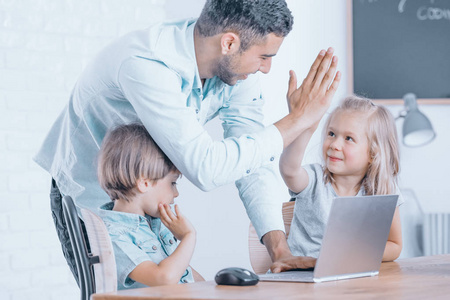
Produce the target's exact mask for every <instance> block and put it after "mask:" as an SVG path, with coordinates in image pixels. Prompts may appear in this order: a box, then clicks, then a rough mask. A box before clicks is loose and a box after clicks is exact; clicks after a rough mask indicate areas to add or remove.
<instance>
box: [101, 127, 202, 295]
mask: <svg viewBox="0 0 450 300" xmlns="http://www.w3.org/2000/svg"><path fill="white" fill-rule="evenodd" d="M98 162H99V164H98V178H99V182H100V185H101V187H102V188H103V189H104V190H105V191H106V193H107V194H108V195H109V197H110V198H111V200H112V202H108V203H106V204H104V205H102V206H101V207H100V209H99V216H100V217H101V218H102V219H103V221H104V222H105V224H106V227H107V228H108V231H109V234H110V236H111V241H112V244H113V247H114V254H115V258H116V265H117V280H118V289H128V288H138V287H145V286H156V285H166V284H175V283H186V282H193V281H194V279H193V274H192V273H193V270H192V269H191V268H190V267H189V261H190V260H191V258H192V254H193V252H194V248H195V242H196V232H195V229H194V227H193V226H192V224H191V223H190V222H189V221H188V220H187V219H186V218H185V217H184V216H183V215H182V214H181V213H180V210H179V208H178V206H177V205H175V213H176V214H174V213H173V212H172V211H171V209H170V206H169V205H170V204H173V201H174V198H176V197H178V190H177V187H176V181H177V179H178V178H179V176H180V175H181V173H180V172H179V171H178V170H177V168H176V167H175V166H174V165H173V163H172V162H171V161H170V160H169V159H168V157H167V156H166V155H165V154H164V153H163V152H162V151H161V149H160V148H159V147H158V146H157V145H156V143H155V142H154V141H153V139H152V138H151V137H150V135H149V134H148V132H147V130H146V129H145V127H144V126H143V125H142V124H138V123H134V124H128V125H121V126H119V127H116V128H115V129H114V130H112V131H110V132H109V133H108V134H107V135H106V137H105V139H104V140H103V143H102V147H101V149H100V154H99V161H98ZM161 223H162V224H161ZM177 240H178V241H180V243H179V244H177ZM200 277H201V276H200Z"/></svg>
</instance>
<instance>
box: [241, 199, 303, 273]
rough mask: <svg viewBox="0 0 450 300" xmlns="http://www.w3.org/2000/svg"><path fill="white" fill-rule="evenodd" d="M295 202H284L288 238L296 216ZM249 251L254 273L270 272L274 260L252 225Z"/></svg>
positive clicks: (249, 233)
mask: <svg viewBox="0 0 450 300" xmlns="http://www.w3.org/2000/svg"><path fill="white" fill-rule="evenodd" d="M294 205H295V202H284V203H283V208H282V209H283V221H284V229H285V232H286V237H287V236H288V234H289V230H290V228H291V222H292V216H293V214H294ZM248 250H249V255H250V264H251V265H252V268H253V271H255V273H256V274H264V273H266V272H267V270H269V268H270V265H271V264H272V259H271V258H270V255H269V253H268V252H267V249H266V246H264V245H263V244H261V242H260V240H259V237H258V235H257V234H256V230H255V228H254V227H253V225H252V223H250V227H249V230H248Z"/></svg>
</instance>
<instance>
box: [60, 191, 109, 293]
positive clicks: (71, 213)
mask: <svg viewBox="0 0 450 300" xmlns="http://www.w3.org/2000/svg"><path fill="white" fill-rule="evenodd" d="M62 203H63V215H64V219H65V221H66V224H67V230H68V232H69V238H70V242H71V244H72V249H73V253H74V256H75V262H76V267H77V270H78V276H79V285H80V292H81V299H82V300H89V298H90V296H91V295H92V294H94V293H96V292H97V293H104V292H113V291H116V290H117V274H116V264H115V259H114V252H113V249H112V244H111V239H110V237H109V234H108V231H107V229H106V227H105V224H104V223H103V221H102V220H101V219H100V218H99V217H98V216H97V215H95V214H94V213H93V212H91V211H89V210H87V209H83V208H80V211H81V214H82V216H83V220H84V224H85V226H86V231H87V235H88V238H89V241H88V242H89V245H90V249H91V252H92V253H95V254H96V255H93V254H91V253H89V251H88V248H87V241H86V240H85V238H84V234H83V231H82V227H81V222H80V218H79V216H78V212H77V207H76V206H75V203H74V202H73V200H72V198H71V197H70V196H65V197H64V198H63V201H62Z"/></svg>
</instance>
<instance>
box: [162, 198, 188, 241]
mask: <svg viewBox="0 0 450 300" xmlns="http://www.w3.org/2000/svg"><path fill="white" fill-rule="evenodd" d="M158 208H159V213H160V215H161V222H162V223H163V224H164V225H165V226H166V227H167V228H168V229H169V230H170V231H171V232H172V233H173V235H174V236H175V238H177V239H178V240H180V241H181V240H183V239H184V238H185V237H186V236H188V235H189V234H192V235H194V236H195V234H196V232H195V228H194V226H192V224H191V222H189V220H188V219H186V218H185V217H184V215H182V214H181V212H180V210H179V208H178V205H176V204H175V214H174V213H173V212H172V210H171V209H170V206H169V205H168V204H162V203H160V204H159V206H158Z"/></svg>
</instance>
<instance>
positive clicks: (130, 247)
mask: <svg viewBox="0 0 450 300" xmlns="http://www.w3.org/2000/svg"><path fill="white" fill-rule="evenodd" d="M111 242H112V245H113V249H114V257H115V259H116V267H117V281H118V282H119V283H121V284H122V285H123V286H124V287H130V286H132V285H133V284H134V283H135V281H134V280H132V279H131V278H130V277H128V275H129V274H130V273H131V272H132V271H133V270H134V269H135V268H136V267H137V266H138V265H139V264H141V263H143V262H144V261H152V260H151V258H150V256H149V255H148V254H147V253H146V252H145V251H144V250H142V249H141V248H139V247H138V246H137V245H135V244H133V243H132V242H131V241H126V240H122V239H119V238H114V237H112V239H111Z"/></svg>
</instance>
